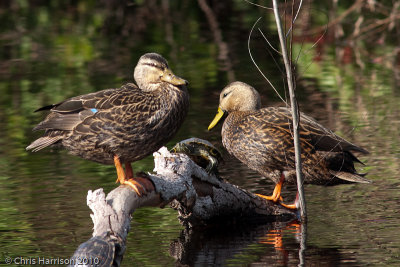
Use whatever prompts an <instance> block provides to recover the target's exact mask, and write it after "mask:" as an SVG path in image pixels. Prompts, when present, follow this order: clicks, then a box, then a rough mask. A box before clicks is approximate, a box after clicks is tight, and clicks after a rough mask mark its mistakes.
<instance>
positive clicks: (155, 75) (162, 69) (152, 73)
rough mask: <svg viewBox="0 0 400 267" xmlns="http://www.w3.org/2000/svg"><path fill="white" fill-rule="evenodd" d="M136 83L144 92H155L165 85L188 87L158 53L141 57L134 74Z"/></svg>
mask: <svg viewBox="0 0 400 267" xmlns="http://www.w3.org/2000/svg"><path fill="white" fill-rule="evenodd" d="M133 76H134V78H135V81H136V83H137V85H138V87H139V88H140V89H142V90H143V91H154V90H156V89H158V88H160V85H162V84H163V83H169V84H172V85H175V86H179V85H187V83H188V82H187V81H186V80H184V79H182V78H179V77H178V76H175V75H174V74H173V73H172V71H171V70H170V69H169V67H168V62H167V60H165V58H163V57H162V56H161V55H159V54H157V53H147V54H144V55H143V56H141V57H140V59H139V62H138V64H137V65H136V67H135V72H134V74H133Z"/></svg>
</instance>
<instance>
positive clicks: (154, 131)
mask: <svg viewBox="0 0 400 267" xmlns="http://www.w3.org/2000/svg"><path fill="white" fill-rule="evenodd" d="M134 78H135V81H136V83H137V84H138V86H136V85H135V84H133V83H128V84H125V85H123V86H121V87H120V88H118V89H106V90H102V91H99V92H95V93H90V94H86V95H81V96H77V97H73V98H70V99H67V100H65V101H63V102H60V103H58V104H54V105H49V106H45V107H43V108H40V109H38V110H37V111H42V110H50V114H49V115H48V116H47V117H46V118H45V120H43V121H42V122H40V123H39V124H38V125H37V126H36V127H35V128H34V130H45V133H44V135H43V137H40V138H39V139H37V140H35V141H34V142H33V143H32V144H30V145H29V146H28V147H27V149H32V150H33V151H38V150H40V149H43V148H45V147H47V146H56V145H58V146H62V147H64V148H66V149H67V150H69V151H70V153H71V154H74V155H77V156H80V157H82V158H84V159H88V160H92V161H96V162H99V163H102V164H113V163H114V164H116V165H118V164H117V162H116V160H117V161H119V162H120V163H121V162H122V163H125V167H126V168H127V172H129V171H131V170H129V169H130V163H131V162H133V161H137V160H140V159H142V158H144V157H146V156H147V155H149V154H151V153H153V152H154V151H156V150H158V149H159V148H160V147H161V146H162V145H165V144H166V143H167V142H168V141H169V140H170V139H171V137H172V136H173V135H174V134H175V133H176V132H177V130H178V129H179V127H180V126H181V124H182V123H183V121H184V118H185V117H186V114H187V112H188V107H189V95H188V92H187V89H186V84H187V82H186V81H185V80H183V79H181V78H179V77H177V76H174V74H173V73H172V72H171V71H170V70H169V68H168V63H167V61H166V60H165V59H164V58H163V57H162V56H160V55H158V54H156V53H148V54H145V55H143V56H142V57H141V58H140V60H139V62H138V64H137V66H136V68H135V72H134ZM127 165H129V166H127ZM128 176H130V175H128ZM120 178H121V177H120ZM120 178H119V179H120ZM128 178H132V177H128ZM121 179H122V178H121Z"/></svg>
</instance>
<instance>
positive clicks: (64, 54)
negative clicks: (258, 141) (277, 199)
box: [0, 0, 400, 266]
mask: <svg viewBox="0 0 400 267" xmlns="http://www.w3.org/2000/svg"><path fill="white" fill-rule="evenodd" d="M202 4H203V1H190V2H189V1H167V0H166V1H137V2H127V3H126V4H120V3H119V2H118V1H99V2H98V1H65V2H64V1H49V2H47V1H23V0H21V1H4V2H1V3H0V21H1V22H0V24H1V25H2V27H1V29H0V60H1V61H0V95H1V97H0V129H1V131H0V247H1V251H0V258H1V261H2V262H3V261H4V259H5V258H6V257H11V258H13V259H16V261H14V264H16V265H17V264H18V263H23V260H29V259H30V258H34V259H37V258H36V257H45V258H56V257H60V258H68V257H69V256H70V255H72V254H73V252H74V250H75V249H76V247H77V246H78V245H79V244H80V243H82V242H84V241H85V240H87V239H88V238H89V237H90V235H91V228H92V222H91V219H90V217H89V214H90V211H89V209H88V207H87V206H86V194H87V191H88V190H93V189H97V188H100V187H102V188H104V190H105V191H106V192H109V191H110V190H112V189H113V188H114V187H115V186H116V185H115V184H114V181H115V175H116V174H115V170H114V167H112V166H103V165H99V164H96V163H92V162H88V161H84V160H82V159H79V158H76V157H73V156H70V155H68V154H67V153H66V152H65V151H53V152H51V151H50V150H47V151H43V152H39V153H29V152H26V151H25V147H26V146H27V145H28V144H29V143H30V142H31V141H32V140H33V139H34V138H35V137H37V136H39V134H40V133H32V132H31V129H32V127H33V126H34V125H35V124H36V123H38V122H39V121H40V120H41V119H42V118H43V116H44V114H38V113H33V112H32V111H33V110H35V109H36V108H38V107H41V106H43V105H46V104H49V103H56V102H58V101H61V100H63V99H65V98H67V97H71V96H74V95H78V94H84V93H88V92H92V91H96V90H101V89H105V88H113V87H118V86H120V85H121V84H123V83H125V82H128V81H132V72H133V68H134V66H135V64H136V62H137V60H138V58H139V57H140V56H141V55H142V54H143V53H145V52H149V51H154V52H158V53H160V54H162V55H163V56H164V57H166V58H167V59H168V61H169V63H170V66H171V67H172V70H173V71H174V72H175V73H176V74H177V75H179V76H181V77H183V78H185V79H187V80H188V81H189V82H190V87H189V91H190V95H191V110H190V113H189V116H188V117H187V119H186V122H185V124H184V125H183V126H182V128H181V130H180V131H179V133H178V134H177V135H176V136H175V138H174V139H173V140H172V141H171V142H170V143H169V144H168V147H171V146H172V145H173V144H174V143H175V142H177V141H179V140H182V139H185V138H188V137H191V136H197V137H201V138H204V139H208V140H210V141H212V142H213V143H214V144H216V145H217V146H220V147H221V144H220V133H219V129H220V128H219V127H218V128H217V129H216V130H214V131H212V132H208V131H207V126H208V124H209V122H210V121H211V120H212V118H213V116H214V114H215V112H216V108H217V103H218V95H219V92H220V90H221V89H222V88H223V87H224V86H225V85H226V84H227V83H229V82H230V81H234V80H241V81H244V82H247V83H249V84H251V85H253V86H254V87H256V88H257V89H258V90H259V92H260V94H261V95H262V101H263V105H264V106H266V105H282V103H281V102H280V100H279V98H278V97H277V96H276V94H275V93H274V92H273V90H272V88H271V87H270V86H269V85H268V83H267V82H266V81H265V80H264V79H263V78H262V76H261V75H260V73H259V72H258V71H257V69H256V68H255V66H254V65H253V64H252V62H251V60H250V57H249V54H248V51H247V38H248V34H249V31H250V29H251V27H252V26H253V23H254V22H255V21H256V20H257V19H258V18H259V17H262V20H261V21H260V22H259V24H258V27H259V28H260V29H262V31H263V33H264V34H265V35H266V36H268V38H269V39H270V41H271V42H272V43H273V44H274V45H275V46H276V34H275V30H274V29H275V26H274V23H273V20H272V13H271V12H270V11H267V10H263V9H260V8H257V7H255V6H251V5H249V4H246V3H245V2H242V1H232V2H231V1H211V2H207V4H208V5H209V7H210V8H211V9H210V10H208V9H206V8H205V7H204V5H202ZM381 4H382V5H383V6H386V7H387V8H388V9H387V10H391V6H392V2H391V1H390V2H389V1H383V2H382V3H381ZM321 5H322V4H321ZM342 5H343V6H339V7H337V8H335V7H331V6H318V4H314V6H312V7H309V6H307V8H305V9H304V10H305V12H303V13H302V16H300V19H299V20H298V25H299V29H297V30H298V31H299V32H301V31H300V30H303V31H304V32H305V31H311V29H314V28H317V27H319V26H321V25H324V24H326V23H327V20H328V19H327V17H329V16H333V17H332V18H331V19H330V20H331V21H333V18H334V17H335V16H338V15H339V14H341V12H342V11H343V10H345V9H347V8H349V7H350V4H347V3H344V4H343V3H342ZM363 8H364V9H363V12H361V13H360V12H358V11H356V12H353V13H351V14H350V15H349V16H348V17H346V19H345V20H343V21H341V23H339V24H337V25H336V27H332V28H330V29H329V31H328V32H327V33H326V34H325V36H324V38H322V39H321V41H320V43H319V44H318V45H316V46H314V47H312V45H313V42H314V41H315V40H316V39H318V35H306V34H304V32H303V34H301V33H299V34H296V31H295V35H294V40H295V41H294V42H293V51H294V54H295V55H297V54H299V53H300V57H299V59H298V64H297V65H296V72H297V73H298V75H297V76H298V77H299V79H298V95H299V100H300V105H301V108H302V110H303V111H304V112H306V113H308V114H310V115H312V116H314V117H315V118H316V119H318V120H319V121H320V122H322V123H323V124H324V125H326V126H328V127H330V128H331V129H333V130H335V131H336V132H337V133H339V134H340V135H342V136H344V137H346V138H347V139H349V140H351V141H352V142H354V143H356V144H358V145H360V146H362V147H364V148H366V149H367V150H369V151H370V154H369V155H367V156H365V157H362V161H363V162H364V163H365V166H360V170H362V171H364V172H368V177H369V179H371V180H372V181H373V183H372V184H371V185H365V184H358V185H341V186H335V187H321V186H312V185H310V186H306V187H305V192H306V200H307V207H308V217H309V223H308V225H307V229H304V226H300V225H297V224H293V223H292V224H291V223H275V224H265V225H257V226H251V225H244V226H240V227H238V226H236V227H225V226H224V227H223V228H224V230H221V229H217V230H215V229H210V230H207V231H205V230H203V231H193V232H186V231H185V229H183V227H182V226H180V225H179V223H178V221H177V213H176V212H175V211H174V210H172V209H170V208H164V209H158V208H143V209H141V210H138V211H137V212H135V214H134V219H133V221H132V230H131V233H130V236H129V238H128V244H127V246H128V247H127V251H126V253H125V256H124V260H123V265H125V266H131V265H136V266H174V265H176V264H177V265H179V264H182V265H188V266H207V265H217V266H220V265H226V266H285V265H287V266H295V265H298V264H300V263H304V264H305V266H365V265H372V266H374V265H384V266H398V265H399V264H400V227H399V224H400V214H399V212H398V210H399V207H400V193H399V189H400V182H399V176H400V171H399V167H400V163H399V162H400V91H399V81H400V72H399V70H400V62H399V58H400V56H399V40H398V36H399V35H398V34H396V33H397V32H398V30H399V25H398V24H399V23H398V21H394V22H393V23H392V24H390V25H389V24H384V25H381V24H379V25H381V26H380V27H378V28H373V27H372V28H371V27H370V29H368V28H363V27H361V28H357V25H358V24H357V23H356V22H357V19H358V18H360V16H361V15H362V16H363V19H364V22H365V23H364V24H361V25H369V23H373V22H376V21H377V20H378V19H382V17H383V18H386V17H387V13H385V12H383V11H382V9H375V10H372V8H371V7H368V6H365V7H363ZM336 9H337V10H341V11H340V12H338V11H336ZM207 10H208V11H207ZM385 14H386V15H385ZM385 16H386V17H385ZM213 18H214V19H213ZM210 22H211V23H210ZM210 25H212V27H211V26H210ZM322 29H324V28H322ZM357 30H358V31H357ZM251 49H252V53H253V57H254V58H255V59H256V61H257V63H258V65H259V67H260V69H261V70H262V71H263V72H264V73H265V74H266V75H267V76H268V77H269V78H270V79H271V81H272V83H273V84H274V85H275V86H276V88H278V91H279V92H280V94H282V95H283V97H284V95H285V93H284V89H283V83H282V81H283V78H282V77H283V75H282V73H281V72H280V71H279V68H278V67H277V65H276V63H275V62H274V60H273V59H272V58H271V56H270V54H269V51H271V49H270V48H269V46H268V44H266V42H265V41H264V40H263V38H262V36H261V34H260V32H259V31H258V30H257V28H256V30H255V31H254V33H253V35H252V39H251ZM224 52H228V54H227V56H224V55H225V54H224ZM272 53H273V52H272ZM274 57H275V59H276V60H277V62H278V63H279V62H280V60H279V57H278V56H276V55H274ZM221 149H222V148H221ZM133 167H134V170H135V171H152V169H153V160H152V158H151V157H149V158H147V159H144V160H142V161H140V162H136V163H134V164H133ZM220 171H221V174H222V176H223V177H225V178H227V179H228V180H229V181H230V182H232V183H235V184H237V185H239V186H241V187H243V188H245V189H248V190H250V191H253V192H258V193H266V194H269V193H270V192H271V191H272V188H273V184H272V183H271V182H270V181H269V180H266V179H263V178H260V177H259V175H258V174H257V173H254V172H252V171H249V170H248V169H247V168H246V167H244V166H242V165H240V164H238V162H237V161H236V160H235V159H232V158H230V157H229V155H227V154H226V152H225V165H223V166H222V169H221V170H220ZM294 195H295V190H294V189H293V188H288V189H287V190H286V191H285V194H284V196H285V197H286V198H287V199H289V200H290V199H293V198H294ZM180 248H184V249H185V250H184V253H179V252H180V250H179V249H180ZM18 257H20V258H18ZM26 262H27V261H26ZM26 262H25V263H26Z"/></svg>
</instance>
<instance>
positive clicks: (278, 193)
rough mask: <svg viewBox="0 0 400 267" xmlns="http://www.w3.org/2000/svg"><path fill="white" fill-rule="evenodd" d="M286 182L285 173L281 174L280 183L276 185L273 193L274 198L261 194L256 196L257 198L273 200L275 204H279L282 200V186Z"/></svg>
mask: <svg viewBox="0 0 400 267" xmlns="http://www.w3.org/2000/svg"><path fill="white" fill-rule="evenodd" d="M284 181H285V175H284V174H283V172H282V173H281V178H280V179H279V182H278V183H277V184H276V185H275V188H274V192H273V193H272V196H265V195H261V194H256V195H257V196H259V197H261V198H264V199H266V200H272V201H273V202H278V200H282V197H281V192H282V185H283V182H284Z"/></svg>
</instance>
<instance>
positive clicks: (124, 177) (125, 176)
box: [114, 155, 146, 196]
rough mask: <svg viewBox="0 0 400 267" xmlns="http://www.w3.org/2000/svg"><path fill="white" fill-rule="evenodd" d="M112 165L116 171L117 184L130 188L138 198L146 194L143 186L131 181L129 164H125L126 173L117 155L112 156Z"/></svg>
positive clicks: (131, 175) (131, 172) (131, 173)
mask: <svg viewBox="0 0 400 267" xmlns="http://www.w3.org/2000/svg"><path fill="white" fill-rule="evenodd" d="M114 164H115V168H116V169H117V176H118V178H117V182H119V183H120V184H126V185H128V186H130V187H131V188H132V189H133V190H134V191H135V192H136V193H137V194H138V195H139V196H141V195H142V194H144V193H146V190H145V189H144V187H143V185H142V184H141V183H139V182H137V181H135V180H134V179H133V170H132V167H131V164H130V163H125V168H126V173H125V172H124V169H123V167H122V164H121V161H120V160H119V157H118V156H117V155H115V156H114Z"/></svg>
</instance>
